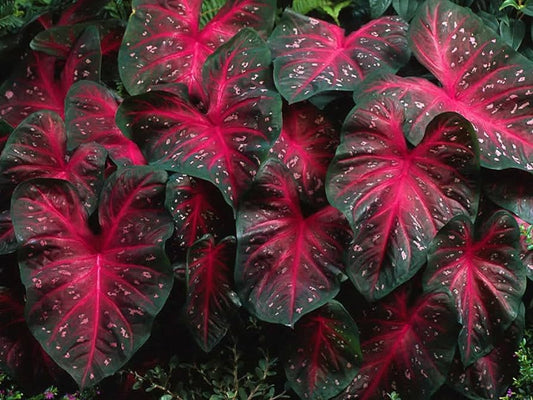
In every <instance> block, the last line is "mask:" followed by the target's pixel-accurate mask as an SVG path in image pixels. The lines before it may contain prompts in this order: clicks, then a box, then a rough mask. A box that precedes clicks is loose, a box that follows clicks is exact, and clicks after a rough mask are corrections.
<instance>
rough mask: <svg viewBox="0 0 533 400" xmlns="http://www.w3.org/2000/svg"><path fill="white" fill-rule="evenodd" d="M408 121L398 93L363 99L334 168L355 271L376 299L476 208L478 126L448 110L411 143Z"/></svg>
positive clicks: (331, 183) (336, 200)
mask: <svg viewBox="0 0 533 400" xmlns="http://www.w3.org/2000/svg"><path fill="white" fill-rule="evenodd" d="M403 122H404V111H403V106H401V105H400V104H399V103H397V102H395V101H394V100H393V99H389V98H385V97H376V98H373V99H371V100H370V101H369V102H367V103H365V104H360V105H359V106H358V107H356V108H355V109H354V111H353V112H352V113H351V114H350V115H349V116H348V117H347V119H346V121H345V124H344V128H343V136H342V139H341V144H340V146H339V147H338V149H337V153H336V156H335V159H334V160H333V162H332V164H331V166H330V170H329V172H328V179H327V187H326V189H327V194H328V199H329V200H330V203H331V204H333V205H334V206H335V207H337V208H338V209H339V210H341V211H342V212H343V213H344V214H345V215H346V217H347V218H348V221H349V222H350V224H351V226H352V229H353V230H354V233H355V237H354V243H353V246H351V250H350V260H349V264H348V266H347V268H348V275H349V276H350V278H351V279H352V281H353V282H354V284H355V286H356V287H357V289H358V290H359V291H360V292H361V293H362V294H363V295H364V296H365V297H367V298H368V299H370V300H374V299H378V298H381V297H383V296H385V295H386V294H388V293H390V292H391V291H392V290H393V289H394V288H396V287H398V286H399V285H401V284H402V283H404V282H406V281H407V280H409V279H410V278H411V277H412V276H413V275H414V274H415V273H416V272H417V271H418V270H419V269H420V268H421V267H422V265H423V264H424V263H425V262H426V253H427V247H428V245H429V243H430V242H431V240H432V239H433V237H434V236H435V234H436V233H437V231H438V230H439V228H440V227H442V226H443V225H444V224H445V223H446V222H447V221H449V220H450V219H451V218H452V217H454V216H455V215H458V214H463V213H466V214H469V215H471V216H474V215H475V213H476V210H477V204H478V196H479V193H478V188H477V179H478V172H479V171H478V170H479V166H478V163H479V160H478V150H477V146H476V142H475V139H474V135H473V132H472V128H471V125H470V124H469V123H468V122H467V121H466V120H465V119H464V118H462V117H461V116H459V115H458V114H454V113H447V114H441V115H439V116H438V117H436V118H435V119H434V120H433V121H432V122H431V124H430V125H429V126H428V128H427V131H426V136H425V137H424V140H423V141H422V142H421V143H419V145H418V146H417V147H415V148H414V149H410V148H409V147H408V146H407V143H406V140H405V137H404V133H403V130H402V125H403Z"/></svg>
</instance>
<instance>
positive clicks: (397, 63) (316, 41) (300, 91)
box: [269, 9, 410, 103]
mask: <svg viewBox="0 0 533 400" xmlns="http://www.w3.org/2000/svg"><path fill="white" fill-rule="evenodd" d="M407 26H408V25H407V23H405V22H404V21H402V20H401V19H400V18H398V17H382V18H379V19H376V20H374V21H372V22H370V23H368V24H366V25H364V26H363V27H361V28H360V29H359V30H357V31H355V32H352V33H351V34H349V35H348V36H345V33H344V30H343V29H342V28H340V27H338V26H337V25H334V24H330V23H327V22H325V21H321V20H318V19H315V18H311V17H307V16H305V15H301V14H298V13H296V12H294V11H292V10H290V9H287V10H285V12H284V13H283V16H282V19H281V21H280V23H279V24H278V25H277V27H276V29H274V31H273V32H272V35H271V36H270V38H269V44H270V46H271V48H272V56H273V57H274V82H275V83H276V87H277V89H278V90H279V92H280V93H281V95H282V96H283V97H284V98H285V99H286V100H287V101H288V102H289V103H295V102H298V101H302V100H305V99H308V98H309V97H311V96H313V95H315V94H318V93H322V92H324V91H331V90H344V91H353V90H355V89H356V88H357V86H358V85H360V84H361V82H362V81H363V80H364V79H365V77H366V76H367V75H369V74H370V73H372V72H375V71H376V70H379V71H381V72H396V71H397V70H398V69H399V68H400V67H401V66H402V65H403V64H405V63H406V62H407V60H408V58H409V55H410V52H409V48H408V46H407Z"/></svg>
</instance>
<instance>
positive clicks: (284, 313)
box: [235, 160, 349, 326]
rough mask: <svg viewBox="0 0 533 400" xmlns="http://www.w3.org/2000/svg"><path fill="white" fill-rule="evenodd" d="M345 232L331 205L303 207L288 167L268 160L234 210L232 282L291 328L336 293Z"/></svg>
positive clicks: (254, 305)
mask: <svg viewBox="0 0 533 400" xmlns="http://www.w3.org/2000/svg"><path fill="white" fill-rule="evenodd" d="M306 211H307V212H306ZM348 231H349V227H348V225H347V223H346V220H345V219H344V217H343V216H342V214H341V213H340V212H338V211H337V210H336V209H335V208H333V207H331V206H330V205H327V206H325V207H323V208H320V209H318V210H314V212H310V211H309V210H304V209H303V208H302V204H301V202H300V198H299V194H298V189H297V185H296V182H295V181H294V180H293V178H292V177H291V173H290V171H289V170H288V169H287V167H285V166H284V165H283V164H281V163H280V162H279V161H277V160H269V161H267V162H266V163H265V164H263V166H262V167H261V168H260V170H259V172H258V173H257V176H256V179H255V180H254V183H253V185H252V187H251V189H250V190H249V192H248V193H247V196H245V198H244V200H243V203H242V205H241V207H240V208H239V210H238V212H237V261H236V266H235V283H236V286H237V289H238V291H239V295H240V296H241V299H242V300H243V301H244V303H245V305H246V306H247V307H248V309H249V310H250V311H251V312H253V313H254V314H255V315H256V316H257V317H259V318H260V319H262V320H264V321H269V322H276V323H281V324H285V325H290V326H292V325H294V323H295V322H296V321H297V320H298V319H299V318H301V317H302V316H303V315H305V314H306V313H308V312H310V311H312V310H314V309H316V308H318V307H320V306H321V305H323V304H325V303H327V302H328V301H329V300H331V299H332V298H333V297H335V295H336V294H337V293H338V291H339V283H340V278H341V276H342V273H341V271H342V269H344V266H343V250H344V246H345V245H346V243H347V239H348V237H349V235H348Z"/></svg>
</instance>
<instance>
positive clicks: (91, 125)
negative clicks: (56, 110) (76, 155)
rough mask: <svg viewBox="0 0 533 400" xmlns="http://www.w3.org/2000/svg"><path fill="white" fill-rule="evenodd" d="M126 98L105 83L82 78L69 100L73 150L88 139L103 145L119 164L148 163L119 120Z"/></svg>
mask: <svg viewBox="0 0 533 400" xmlns="http://www.w3.org/2000/svg"><path fill="white" fill-rule="evenodd" d="M121 102H122V99H121V98H120V97H119V96H118V95H116V94H115V93H114V92H113V91H111V90H110V89H108V88H106V87H105V86H103V85H101V84H99V83H96V82H92V81H80V82H77V83H75V84H74V85H72V87H71V88H70V90H69V91H68V94H67V98H66V102H65V124H66V126H67V145H68V148H69V150H72V149H74V148H76V147H78V146H79V145H81V144H84V143H90V142H96V143H98V144H100V145H101V146H103V147H104V148H105V149H106V150H107V152H108V153H109V156H110V157H111V158H112V159H113V161H114V162H115V163H117V165H120V166H124V165H143V164H146V161H145V159H144V156H143V155H142V153H141V151H140V149H139V148H138V147H137V145H136V144H135V143H134V142H132V141H131V140H129V139H128V138H127V137H126V136H124V134H123V133H122V131H121V130H120V129H119V128H118V126H117V125H116V123H115V114H116V112H117V109H118V106H119V105H120V103H121Z"/></svg>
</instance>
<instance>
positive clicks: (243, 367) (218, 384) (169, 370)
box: [130, 341, 289, 400]
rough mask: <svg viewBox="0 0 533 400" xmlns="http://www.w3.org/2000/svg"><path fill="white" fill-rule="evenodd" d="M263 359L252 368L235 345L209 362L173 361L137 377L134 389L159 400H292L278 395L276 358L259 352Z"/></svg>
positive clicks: (226, 348)
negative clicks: (274, 379)
mask: <svg viewBox="0 0 533 400" xmlns="http://www.w3.org/2000/svg"><path fill="white" fill-rule="evenodd" d="M258 351H259V352H260V354H261V356H260V357H259V358H258V359H257V360H256V365H255V368H251V367H250V365H249V362H250V361H251V360H246V359H245V357H244V354H243V353H242V352H241V351H240V350H239V348H238V347H237V343H236V342H235V341H234V343H233V345H231V346H227V347H225V348H224V349H222V350H221V351H220V353H219V356H218V357H212V358H210V359H209V360H208V361H206V362H192V363H188V362H179V360H178V359H177V357H172V358H171V360H170V361H169V363H168V366H167V367H166V368H161V367H160V366H156V367H154V368H152V369H149V370H148V371H146V372H145V373H143V374H141V373H138V372H136V371H130V373H132V374H133V375H134V376H135V383H134V384H133V389H135V390H139V389H144V390H145V392H153V393H154V397H152V398H154V399H159V400H172V399H174V400H204V399H205V400H232V399H235V400H252V399H258V400H277V399H285V398H289V396H288V395H287V394H286V393H285V391H282V392H280V393H277V390H276V385H275V383H274V382H273V378H274V377H275V376H276V375H277V371H276V368H277V363H278V360H277V358H272V357H271V356H270V355H269V354H268V352H267V351H265V350H263V349H259V350H258Z"/></svg>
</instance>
